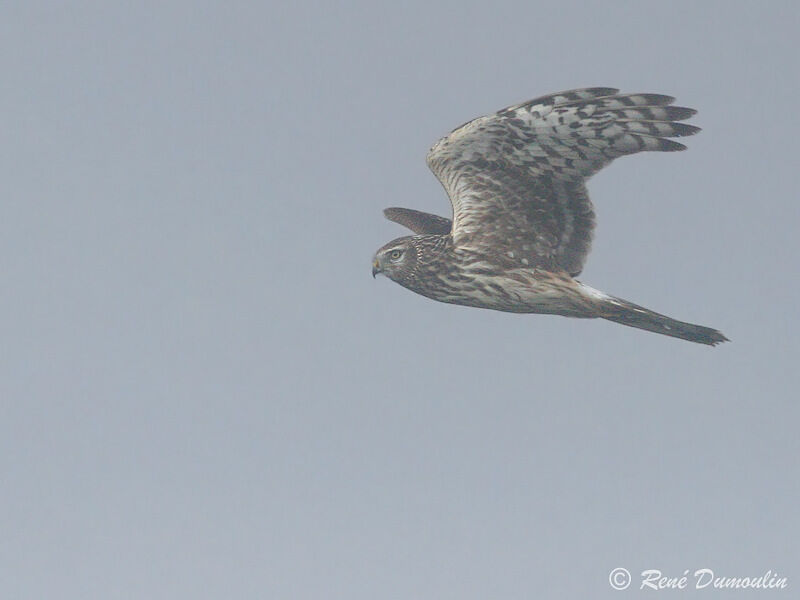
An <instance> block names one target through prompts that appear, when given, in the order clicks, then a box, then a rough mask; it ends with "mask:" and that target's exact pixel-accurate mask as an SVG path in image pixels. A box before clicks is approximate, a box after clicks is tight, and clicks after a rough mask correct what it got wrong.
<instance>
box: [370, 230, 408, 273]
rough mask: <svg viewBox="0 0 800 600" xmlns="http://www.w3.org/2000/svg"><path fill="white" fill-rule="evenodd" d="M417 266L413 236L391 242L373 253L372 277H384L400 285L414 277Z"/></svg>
mask: <svg viewBox="0 0 800 600" xmlns="http://www.w3.org/2000/svg"><path fill="white" fill-rule="evenodd" d="M416 266H417V247H416V244H415V243H414V237H413V236H406V237H401V238H397V239H396V240H392V241H391V242H389V243H388V244H386V245H385V246H384V247H383V248H381V249H380V250H378V251H377V252H376V253H375V256H374V257H373V259H372V276H373V277H375V276H376V275H377V274H378V273H382V274H383V275H386V276H387V277H388V278H389V279H391V280H392V281H396V282H397V283H400V284H401V285H402V284H403V283H404V282H407V281H408V280H410V279H411V278H412V277H413V276H414V270H415V269H416Z"/></svg>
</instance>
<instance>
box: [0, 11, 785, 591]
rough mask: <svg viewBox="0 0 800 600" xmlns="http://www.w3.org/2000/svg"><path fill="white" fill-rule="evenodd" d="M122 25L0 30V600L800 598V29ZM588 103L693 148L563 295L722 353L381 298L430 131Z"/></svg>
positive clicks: (624, 186)
mask: <svg viewBox="0 0 800 600" xmlns="http://www.w3.org/2000/svg"><path fill="white" fill-rule="evenodd" d="M123 4H127V3H105V2H96V3H86V2H76V3H71V4H67V3H36V2H31V3H22V2H16V3H10V4H6V5H4V8H3V9H2V18H1V19H0V40H1V41H0V74H1V75H2V77H1V78H0V79H1V80H0V89H1V90H2V93H0V139H2V144H0V180H1V181H2V190H3V193H2V202H1V203H0V211H1V213H0V308H1V310H0V339H1V340H2V344H1V345H0V396H1V398H2V400H1V403H0V410H1V411H2V412H1V413H0V481H1V482H2V488H1V489H0V597H2V598H8V599H39V598H41V599H53V598H58V599H67V598H69V599H72V598H76V599H86V598H103V599H107V598H147V599H148V600H149V599H160V598H164V599H174V598H193V599H197V598H270V599H272V598H275V599H279V598H280V599H283V598H287V599H294V598H298V599H313V600H322V599H328V598H337V599H339V598H341V599H345V600H360V599H369V600H374V599H379V598H398V599H400V598H402V599H428V598H431V599H433V598H436V599H441V598H453V599H459V600H461V599H473V598H474V599H486V598H497V599H506V598H509V599H510V598H515V599H523V598H525V599H527V598H543V599H572V598H622V597H639V596H642V595H645V592H639V591H635V590H634V588H636V587H638V583H639V578H638V573H640V572H641V571H642V570H644V569H651V568H652V569H660V570H662V571H663V572H664V573H665V574H668V575H672V576H680V575H682V574H683V571H684V570H686V569H689V570H691V571H694V570H695V569H699V568H703V567H708V568H712V569H714V571H715V573H717V574H718V575H726V576H739V577H743V576H755V575H761V574H763V573H764V572H765V571H766V570H768V569H771V570H773V571H777V572H778V573H780V574H781V575H784V576H788V577H789V585H790V588H789V590H786V591H783V592H776V591H774V590H773V591H766V592H764V591H762V592H760V593H749V592H741V591H740V592H738V593H737V592H733V591H727V592H719V593H715V592H712V591H709V590H705V592H696V593H690V592H672V594H671V595H672V596H675V597H677V596H678V595H680V596H681V597H684V596H703V595H704V597H706V596H713V597H720V598H722V597H725V598H727V597H731V598H732V597H734V596H735V597H736V598H748V597H764V598H766V597H770V598H772V597H781V598H789V597H793V595H794V594H796V590H797V589H798V588H800V566H799V565H800V542H798V540H799V539H800V517H798V510H797V507H798V505H800V484H799V483H798V481H799V479H800V477H799V476H798V455H800V441H798V428H797V423H798V417H800V410H798V398H797V391H796V390H797V385H798V383H799V382H798V365H797V362H798V357H799V356H800V354H799V353H798V350H799V349H800V340H799V337H800V331H799V330H798V329H799V328H798V303H800V297H799V296H800V294H799V293H798V292H799V291H800V289H799V288H798V283H797V262H798V249H800V243H799V242H798V234H797V231H798V222H799V219H798V217H800V210H798V196H797V167H798V152H797V135H798V110H797V102H798V97H800V85H798V68H799V65H798V52H799V51H800V47H799V45H798V41H797V32H798V29H800V9H799V8H798V5H797V4H796V3H794V2H769V3H763V4H762V3H755V2H754V3H748V4H741V3H740V4H736V3H731V2H702V3H698V2H669V3H664V2H653V3H643V2H628V3H622V2H598V3H592V4H589V5H582V4H576V3H570V2H563V1H560V2H556V3H554V2H548V3H542V2H532V1H527V2H518V3H509V4H501V5H497V4H495V3H487V2H481V3H475V2H470V3H465V2H448V3H436V4H429V3H427V2H424V3H422V2H420V3H383V2H382V3H372V2H364V3H359V4H344V5H341V6H338V7H335V8H333V7H331V6H330V5H329V4H327V3H324V4H323V3H320V4H309V3H299V4H296V5H294V6H292V7H290V6H289V5H288V3H286V4H283V3H281V4H269V3H260V4H259V3H235V2H233V3H231V2H228V3H219V4H211V3H206V2H184V3H156V2H153V3H131V5H130V7H124V6H123ZM592 85H610V86H617V87H620V88H622V89H623V90H625V91H636V92H660V93H667V94H671V95H675V96H677V98H678V104H680V105H685V106H690V107H693V108H696V109H698V110H699V111H700V112H699V114H698V115H697V116H696V117H695V118H694V119H693V121H692V122H693V123H695V124H697V125H700V126H701V127H703V132H702V133H701V134H700V135H698V136H695V137H693V138H691V139H689V140H687V143H688V145H689V146H690V149H689V151H687V152H683V153H673V154H647V155H638V156H634V157H629V158H625V159H622V160H620V161H618V162H616V163H615V164H614V165H613V166H612V167H611V168H609V169H608V170H606V171H604V172H602V173H600V174H599V175H597V176H596V177H595V178H594V179H593V180H592V181H591V183H590V186H589V188H590V192H591V194H592V198H593V200H594V202H595V205H596V207H597V213H598V229H597V235H596V242H595V244H594V251H593V253H592V255H591V257H590V259H589V262H588V265H587V267H586V269H585V271H584V273H583V276H582V277H581V279H582V280H583V281H585V282H587V283H589V284H590V285H592V286H595V287H597V288H599V289H602V290H604V291H607V292H609V293H613V294H615V295H619V296H622V297H624V298H628V299H630V300H632V301H635V302H637V303H640V304H643V305H645V306H648V307H651V308H653V309H655V310H658V311H661V312H664V313H666V314H669V315H671V316H674V317H677V318H680V319H685V320H689V321H693V322H697V323H701V324H704V325H710V326H713V327H717V328H719V329H721V330H722V331H723V332H724V333H725V334H727V335H728V336H729V337H730V338H731V340H733V341H732V343H730V344H724V345H723V346H720V347H718V348H715V349H712V348H709V347H705V346H701V345H695V344H690V343H687V342H682V341H679V340H675V339H672V338H668V337H663V336H658V335H654V334H652V333H647V332H643V331H637V330H634V329H630V328H627V327H622V326H619V325H615V324H612V323H608V322H604V321H579V320H569V319H564V318H560V317H549V316H538V315H531V316H528V315H508V314H501V313H496V312H490V311H480V310H475V309H469V308H462V307H455V306H449V305H444V304H437V303H435V302H432V301H429V300H426V299H424V298H422V297H420V296H416V295H414V294H412V293H410V292H408V291H407V290H404V289H402V288H401V287H399V286H397V285H396V284H393V283H391V282H390V281H388V280H386V279H382V278H379V279H378V280H376V281H373V279H372V277H371V276H370V259H371V256H372V254H373V252H374V251H375V250H376V249H377V248H378V247H380V246H381V245H383V244H384V243H386V242H387V241H389V240H390V239H392V238H394V237H398V236H400V235H404V231H403V230H402V229H401V228H400V227H399V226H397V225H395V224H392V223H389V222H388V221H385V220H384V219H383V217H382V214H381V210H382V209H383V208H384V207H386V206H395V205H399V206H408V207H413V208H418V209H422V210H426V211H431V212H437V213H439V214H442V215H449V211H450V207H449V204H448V201H447V199H446V197H445V195H444V193H443V191H442V190H441V189H440V186H439V184H438V182H437V181H436V180H435V178H434V177H433V175H432V174H430V172H429V171H428V170H427V168H426V166H425V161H424V158H425V153H426V151H427V149H428V148H429V147H430V145H431V144H432V143H433V142H434V141H435V140H436V139H437V138H438V137H440V136H441V135H444V134H445V133H447V132H448V131H450V129H452V128H453V127H455V126H457V125H459V124H461V123H463V122H464V121H467V120H469V119H470V118H473V117H475V116H478V115H480V114H485V113H487V112H492V111H494V110H497V109H499V108H501V107H503V106H506V105H508V104H511V103H515V102H518V101H522V100H525V99H528V98H531V97H535V96H538V95H542V94H546V93H549V92H553V91H558V90H563V89H569V88H575V87H583V86H592ZM615 567H626V568H628V569H629V570H630V571H631V572H633V573H634V576H635V581H634V585H633V586H632V588H631V589H629V590H628V591H627V592H616V591H614V590H612V589H611V588H610V586H609V583H608V574H609V571H611V569H613V568H615ZM792 589H794V590H795V591H792ZM651 593H652V592H651ZM663 593H664V594H667V592H663Z"/></svg>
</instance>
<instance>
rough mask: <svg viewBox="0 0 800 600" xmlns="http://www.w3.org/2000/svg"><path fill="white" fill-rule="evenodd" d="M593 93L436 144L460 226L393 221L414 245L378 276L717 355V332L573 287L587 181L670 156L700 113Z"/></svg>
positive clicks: (521, 107) (407, 212)
mask: <svg viewBox="0 0 800 600" xmlns="http://www.w3.org/2000/svg"><path fill="white" fill-rule="evenodd" d="M618 91H619V90H616V89H614V88H599V87H598V88H587V89H582V90H574V91H570V92H561V93H558V94H553V95H551V96H544V97H542V98H537V99H535V100H531V101H529V102H524V103H522V104H517V105H515V106H511V107H509V108H505V109H503V110H501V111H499V112H497V113H495V114H494V115H490V116H486V117H479V118H477V119H475V120H473V121H470V122H469V123H467V124H465V125H462V126H461V127H459V128H458V129H456V130H454V131H453V132H452V133H451V134H450V135H448V136H447V137H445V138H442V139H441V140H439V141H438V142H437V143H436V144H435V145H434V146H433V148H431V151H430V152H429V153H428V166H429V167H430V168H431V170H432V171H433V172H434V174H435V175H436V177H437V178H438V179H439V181H440V182H441V184H442V186H443V187H444V189H445V190H446V191H447V195H448V196H449V197H450V202H451V203H452V205H453V221H452V222H451V221H450V220H449V219H445V218H443V217H438V216H436V215H431V214H427V213H423V212H419V211H416V210H411V209H408V208H387V209H386V210H385V211H384V214H385V215H386V217H387V218H388V219H389V220H391V221H395V222H396V223H400V224H401V225H404V226H406V227H408V228H409V229H410V230H411V231H413V232H414V233H416V234H417V235H413V236H406V237H401V238H398V239H396V240H394V241H392V242H390V243H388V244H386V245H385V246H384V247H383V248H381V249H380V250H378V252H377V253H376V254H375V257H374V259H373V263H372V274H373V276H374V275H375V274H377V273H383V274H384V275H386V276H387V277H389V278H390V279H392V280H393V281H396V282H397V283H399V284H400V285H402V286H404V287H407V288H408V289H410V290H411V291H414V292H417V293H418V294H422V295H423V296H427V297H428V298H432V299H434V300H438V301H440V302H449V303H452V304H463V305H466V306H475V307H479V308H491V309H494V310H502V311H507V312H516V313H548V314H556V315H564V316H568V317H584V318H597V317H599V318H602V319H608V320H610V321H614V322H616V323H621V324H623V325H629V326H631V327H638V328H640V329H646V330H648V331H654V332H656V333H661V334H664V335H670V336H673V337H677V338H681V339H684V340H689V341H692V342H699V343H701V344H709V345H712V346H713V345H715V344H719V343H720V342H724V341H727V338H726V337H725V336H724V335H722V333H720V332H719V331H717V330H715V329H711V328H709V327H702V326H700V325H693V324H691V323H684V322H683V321H677V320H675V319H671V318H670V317H666V316H664V315H660V314H658V313H656V312H653V311H651V310H648V309H646V308H643V307H641V306H637V305H636V304H633V303H631V302H628V301H627V300H622V299H620V298H615V297H614V296H609V295H608V294H604V293H603V292H600V291H598V290H595V289H593V288H591V287H589V286H587V285H585V284H583V283H581V282H579V281H578V280H576V279H574V277H575V276H577V275H578V274H579V273H580V272H581V269H582V268H583V263H584V262H585V260H586V256H587V254H588V253H589V247H590V244H591V240H592V230H593V229H594V209H593V207H592V203H591V201H590V200H589V196H588V194H587V192H586V187H585V182H586V180H587V179H588V178H589V177H591V176H592V175H593V174H594V173H596V172H597V171H599V170H600V169H602V168H603V167H604V166H606V165H607V164H608V163H610V162H611V161H612V160H614V159H615V158H617V157H618V156H624V155H626V154H635V153H637V152H641V151H647V150H657V151H662V152H671V151H675V150H685V149H686V146H684V145H683V144H679V143H677V142H674V141H672V140H669V139H667V138H671V137H680V136H684V135H692V134H695V133H697V132H698V131H699V128H698V127H694V126H693V125H687V124H685V123H679V122H678V121H683V120H685V119H688V118H689V117H691V116H692V115H693V114H695V112H696V111H694V110H692V109H690V108H682V107H678V106H670V104H672V102H673V101H674V98H672V97H670V96H662V95H659V94H618V93H617V92H618Z"/></svg>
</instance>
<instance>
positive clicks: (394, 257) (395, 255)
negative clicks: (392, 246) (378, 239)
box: [389, 250, 403, 260]
mask: <svg viewBox="0 0 800 600" xmlns="http://www.w3.org/2000/svg"><path fill="white" fill-rule="evenodd" d="M401 256H403V251H402V250H392V251H391V253H390V254H389V258H391V259H392V260H400V257H401Z"/></svg>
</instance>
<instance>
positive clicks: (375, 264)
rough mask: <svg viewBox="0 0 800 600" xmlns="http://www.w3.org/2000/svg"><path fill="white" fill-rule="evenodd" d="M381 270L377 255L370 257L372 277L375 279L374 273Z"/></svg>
mask: <svg viewBox="0 0 800 600" xmlns="http://www.w3.org/2000/svg"><path fill="white" fill-rule="evenodd" d="M380 272H381V263H379V262H378V257H377V256H376V257H375V258H373V259H372V278H373V279H375V275H377V274H378V273H380Z"/></svg>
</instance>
